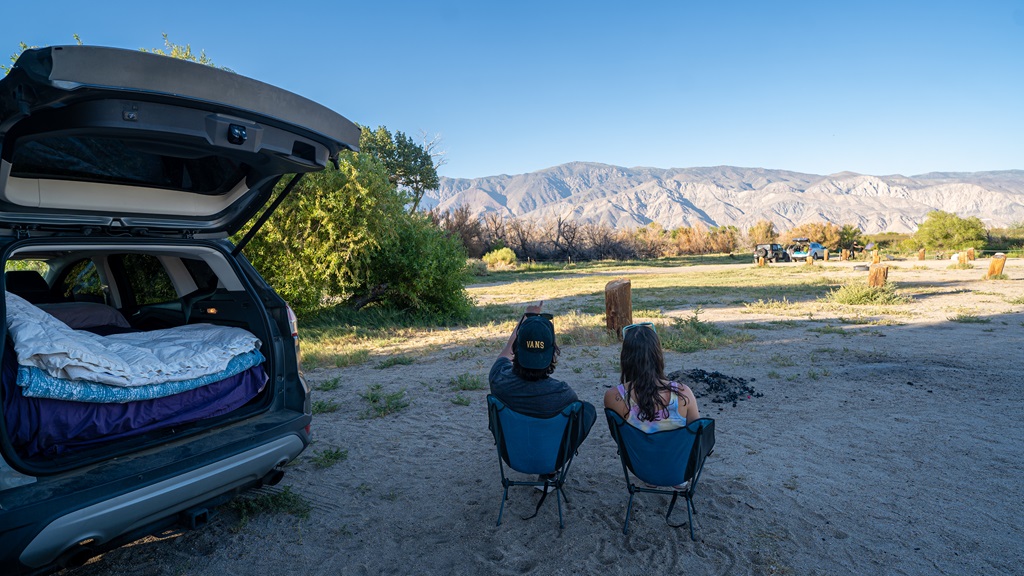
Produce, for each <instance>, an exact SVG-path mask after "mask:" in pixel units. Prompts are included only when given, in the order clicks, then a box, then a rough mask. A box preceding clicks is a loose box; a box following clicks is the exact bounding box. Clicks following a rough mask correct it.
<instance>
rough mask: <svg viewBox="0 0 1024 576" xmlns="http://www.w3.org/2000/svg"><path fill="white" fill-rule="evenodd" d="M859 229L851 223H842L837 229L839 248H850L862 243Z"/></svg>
mask: <svg viewBox="0 0 1024 576" xmlns="http://www.w3.org/2000/svg"><path fill="white" fill-rule="evenodd" d="M861 234H862V233H861V230H860V228H858V227H857V226H854V225H853V224H843V227H842V228H840V229H839V246H838V248H839V249H843V248H846V249H847V250H852V249H853V247H854V246H856V245H862V244H864V239H863V238H862V236H861Z"/></svg>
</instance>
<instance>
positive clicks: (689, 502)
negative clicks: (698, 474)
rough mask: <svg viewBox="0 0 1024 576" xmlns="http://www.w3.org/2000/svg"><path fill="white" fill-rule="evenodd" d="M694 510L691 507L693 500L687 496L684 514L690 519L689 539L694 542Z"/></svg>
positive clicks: (695, 539) (695, 536)
mask: <svg viewBox="0 0 1024 576" xmlns="http://www.w3.org/2000/svg"><path fill="white" fill-rule="evenodd" d="M694 512H695V510H694V509H693V500H690V499H689V498H687V499H686V516H687V518H688V519H689V521H690V540H693V541H694V542H696V541H697V535H696V534H694V533H693V513H694Z"/></svg>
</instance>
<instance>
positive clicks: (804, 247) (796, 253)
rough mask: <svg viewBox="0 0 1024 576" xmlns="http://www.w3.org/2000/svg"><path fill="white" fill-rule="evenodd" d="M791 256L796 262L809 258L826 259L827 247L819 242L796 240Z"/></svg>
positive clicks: (790, 252)
mask: <svg viewBox="0 0 1024 576" xmlns="http://www.w3.org/2000/svg"><path fill="white" fill-rule="evenodd" d="M793 242H795V244H793V245H792V246H790V248H789V254H790V256H792V258H793V259H794V260H806V259H807V257H808V256H810V257H811V258H813V259H814V260H821V259H822V258H824V257H825V247H824V246H822V245H821V244H818V243H817V242H810V241H808V239H807V238H794V239H793Z"/></svg>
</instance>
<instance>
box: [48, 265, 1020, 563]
mask: <svg viewBox="0 0 1024 576" xmlns="http://www.w3.org/2000/svg"><path fill="white" fill-rule="evenodd" d="M828 265H829V266H834V267H835V270H836V274H839V275H842V274H852V273H853V272H852V269H851V268H850V267H849V265H848V263H830V264H828ZM898 265H899V266H900V268H898V269H895V270H893V271H892V272H891V273H890V280H894V281H896V282H901V281H905V282H908V283H912V284H914V285H916V286H928V287H929V291H928V293H926V294H922V295H919V296H917V297H916V299H915V302H914V303H913V304H910V305H907V306H906V307H905V308H906V309H907V310H912V311H913V313H912V314H911V315H907V316H898V317H894V318H895V319H896V320H897V321H898V322H899V324H898V325H857V324H841V323H838V322H836V319H835V318H829V317H828V316H827V314H819V313H815V314H814V315H813V317H811V318H809V317H808V316H807V315H806V314H805V315H803V316H802V317H794V316H792V315H787V313H785V312H784V311H783V312H780V313H779V314H778V315H773V314H770V313H755V314H750V313H744V310H743V307H742V306H736V305H728V304H727V303H724V302H723V303H722V304H721V305H718V304H716V303H714V302H712V303H709V304H707V305H705V306H704V309H705V313H704V314H703V315H702V318H703V319H704V320H709V321H713V322H715V323H716V324H719V325H721V326H723V327H727V328H729V327H732V328H733V329H738V328H740V325H742V324H745V323H750V322H762V321H765V322H767V321H771V320H792V321H794V322H792V325H784V326H781V329H777V330H750V332H749V333H751V334H752V335H753V336H755V337H756V340H754V341H752V342H748V343H744V344H740V345H735V346H730V347H727V348H724V349H718V350H711V351H703V352H697V353H693V354H676V353H670V354H668V356H667V362H668V370H669V371H672V370H678V369H682V368H685V369H691V368H702V369H705V370H709V371H710V370H718V371H720V372H722V373H725V374H728V375H730V376H736V377H741V378H746V379H748V380H752V381H753V382H751V384H752V385H753V386H754V387H755V388H756V389H757V391H758V392H762V393H763V394H764V396H763V397H760V398H752V399H749V400H743V401H741V402H739V403H738V404H737V405H736V406H732V405H731V404H726V405H721V404H712V403H710V402H705V403H703V404H702V405H701V411H702V414H703V415H704V416H709V417H712V418H715V419H716V427H717V445H716V448H715V452H714V454H713V455H712V456H711V457H710V458H709V459H708V462H707V466H706V468H705V472H704V477H703V478H702V481H701V484H700V486H699V490H698V493H697V495H696V498H695V505H696V508H697V512H698V515H697V517H696V519H697V522H696V523H697V528H698V530H697V535H698V541H696V542H691V541H690V539H689V533H688V531H687V530H686V529H685V528H682V529H673V528H670V527H668V526H667V525H666V521H665V519H664V517H663V513H664V511H665V509H666V507H667V502H668V499H667V498H664V497H661V496H650V495H646V496H645V495H641V496H638V497H637V500H636V502H635V504H634V509H633V519H632V520H631V523H630V534H629V535H628V536H624V535H623V534H622V531H621V530H622V521H623V517H624V514H625V505H626V500H627V493H626V490H625V484H624V481H623V477H622V469H621V467H620V464H619V460H618V458H617V456H616V453H615V447H614V444H613V443H612V440H611V438H610V437H609V435H608V429H607V426H606V424H605V422H604V419H603V416H602V417H599V419H598V422H597V424H596V425H595V426H594V429H593V430H592V432H591V435H590V438H588V439H587V441H586V442H585V443H584V445H583V447H582V449H581V450H580V453H579V456H578V457H577V459H576V462H575V464H574V466H573V469H572V471H571V473H570V478H569V482H568V489H567V493H568V497H569V498H570V500H571V503H570V504H569V505H568V506H567V508H566V509H565V522H566V526H565V528H564V529H563V530H559V528H558V520H557V511H556V508H555V506H554V504H555V503H554V501H551V500H549V501H548V502H547V503H545V505H544V508H542V509H541V512H540V514H539V515H538V516H537V517H536V518H533V519H531V520H524V519H522V518H523V517H524V516H528V515H529V514H531V513H532V512H533V508H534V505H535V502H536V500H537V498H538V497H539V493H538V492H537V491H535V490H533V489H530V488H519V489H513V490H512V491H511V493H510V496H509V501H508V503H507V505H506V509H505V516H504V521H503V523H502V525H501V526H495V521H496V519H497V514H498V506H499V504H500V498H501V486H500V482H499V475H498V461H497V456H496V453H495V450H494V446H493V441H492V439H491V437H490V434H489V433H488V430H487V417H486V410H485V400H484V399H485V395H486V390H478V391H466V392H461V393H458V394H461V395H462V396H463V397H466V398H469V400H470V404H469V405H468V406H463V405H459V404H456V403H453V399H454V398H455V397H456V395H457V392H456V391H454V390H453V389H452V387H451V386H450V384H449V380H450V378H451V377H452V376H453V375H456V374H462V373H478V374H480V375H481V376H482V377H483V378H484V379H486V372H487V369H488V368H489V367H490V364H491V362H492V361H493V358H494V356H495V355H496V354H497V352H498V349H499V348H500V345H501V343H503V340H501V339H499V338H497V336H500V335H498V334H494V335H492V338H491V339H489V340H488V341H487V342H486V345H484V344H480V343H477V345H475V346H467V347H464V348H460V349H441V350H438V351H435V352H434V353H431V354H429V355H427V356H426V357H423V358H420V359H418V360H417V362H416V363H415V364H412V365H396V366H392V367H390V368H387V369H383V370H382V369H377V368H375V367H374V365H375V364H376V362H375V361H371V362H369V363H366V364H364V365H361V366H357V367H350V368H344V369H329V370H327V369H324V370H318V371H315V372H312V373H309V374H308V375H307V376H308V378H309V379H310V381H311V382H312V383H314V384H318V383H323V382H326V381H328V380H330V379H332V378H335V377H340V378H341V383H342V385H341V386H340V387H339V388H338V389H336V390H334V391H331V392H320V393H318V395H317V398H321V399H324V398H326V399H334V400H336V401H337V402H339V403H341V404H342V408H341V409H340V410H338V411H337V412H334V413H330V414H325V415H321V416H318V417H316V418H315V420H314V434H315V443H314V444H313V445H312V446H311V448H310V449H309V450H307V451H306V452H305V453H304V454H303V456H302V457H301V458H300V459H299V460H298V461H297V462H296V463H294V464H293V465H292V466H290V467H289V471H288V473H287V474H286V476H285V479H284V481H283V482H282V484H280V485H278V486H275V487H272V488H264V489H262V490H261V491H260V492H263V493H267V492H279V491H281V490H283V489H284V487H285V486H288V487H290V489H291V490H292V491H293V492H297V493H300V494H302V495H303V496H304V497H305V498H306V499H307V500H308V501H309V502H310V504H311V505H312V510H311V512H310V515H309V517H308V518H306V519H302V518H298V517H295V516H291V515H288V514H282V513H277V514H263V515H259V516H256V517H254V518H253V519H252V520H251V521H250V522H249V523H248V524H247V525H245V526H244V527H242V528H240V529H239V528H238V524H237V517H236V516H234V515H233V513H232V512H230V511H224V512H222V513H221V514H220V515H218V516H217V517H216V518H215V519H214V520H213V521H212V522H211V523H210V524H209V525H207V526H205V527H204V528H203V529H201V530H197V531H193V532H187V533H182V534H178V533H169V534H167V535H165V537H163V538H150V539H146V540H143V541H140V542H138V543H136V544H134V545H132V546H129V547H126V548H123V549H120V550H117V551H114V552H111V553H108V554H107V555H106V556H104V557H102V558H100V559H99V560H96V561H94V562H93V563H92V564H89V565H87V566H84V567H81V568H78V569H75V570H68V571H66V572H65V574H67V575H74V576H80V575H86V574H140V575H141V574H147V575H149V574H169V575H170V574H173V575H183V574H195V575H217V576H227V575H236V574H237V575H242V574H246V575H248V574H257V573H265V574H324V575H328V574H331V575H333V574H374V575H376V574H650V573H673V574H674V573H679V574H1020V573H1021V570H1022V568H1021V564H1020V562H1021V559H1022V554H1021V550H1022V548H1021V542H1024V480H1022V478H1024V418H1022V417H1021V416H1022V414H1021V413H1022V403H1021V385H1022V378H1021V371H1020V365H1021V350H1022V344H1024V305H1021V304H1011V303H1009V300H1013V299H1019V298H1021V296H1024V263H1022V262H1021V261H1020V260H1011V261H1010V262H1009V263H1008V264H1007V269H1006V273H1007V274H1009V276H1010V278H1011V279H1010V280H1008V281H989V282H983V281H981V280H979V278H980V276H981V275H982V274H983V273H984V270H985V269H986V267H987V265H988V263H987V261H985V260H982V261H979V262H978V263H977V264H976V266H977V267H976V268H975V269H974V270H948V269H947V268H946V267H947V265H948V262H935V261H933V262H926V263H924V265H925V267H927V268H928V269H927V270H925V269H919V268H920V267H921V266H920V265H919V263H917V262H901V263H898ZM912 266H913V268H912ZM692 270H693V273H694V274H699V273H700V272H701V269H700V268H694V269H692ZM768 297H771V295H770V294H765V298H768ZM958 311H959V312H966V313H972V314H976V315H977V316H978V319H979V320H980V321H979V322H972V323H963V322H953V321H950V320H949V318H950V317H951V316H953V315H954V314H956V313H958ZM680 312H684V311H683V310H680ZM685 312H688V310H686V311H685ZM556 326H557V320H556ZM824 326H833V327H838V328H841V329H842V330H843V332H842V333H839V331H838V330H822V331H817V332H815V331H811V329H814V328H821V327H824ZM499 340H501V341H499ZM492 342H493V345H492ZM617 355H618V347H617V346H614V345H608V346H597V347H595V346H589V347H565V349H564V353H563V364H564V365H562V366H560V367H559V372H558V373H557V375H558V376H560V377H562V378H563V379H566V380H568V381H569V382H570V383H572V384H573V386H574V387H575V388H576V390H577V392H578V393H579V395H580V396H581V397H582V398H583V399H586V400H589V401H591V402H593V403H594V404H595V405H598V406H600V399H601V397H602V395H603V393H604V391H605V389H606V388H607V387H608V386H611V385H613V384H615V383H617V374H616V373H615V371H614V367H615V366H617ZM786 358H792V360H793V361H792V362H787V361H786V360H785V359H786ZM573 366H579V367H582V369H581V370H579V371H578V372H577V371H574V370H573V369H572V367H573ZM374 383H379V384H381V385H382V387H383V389H384V390H385V391H389V392H393V391H397V390H401V389H403V388H404V389H406V390H407V395H408V398H409V399H410V400H411V405H410V406H409V408H407V409H405V410H404V411H402V412H400V413H398V414H396V415H391V416H387V417H384V418H373V419H365V418H360V415H361V414H362V413H363V411H364V410H365V409H366V404H365V402H363V401H362V400H361V399H360V398H359V397H358V393H359V392H361V391H363V390H365V388H366V386H367V385H369V384H374ZM330 448H342V449H344V450H347V454H348V457H347V459H345V460H344V461H341V462H339V463H337V464H334V465H333V466H330V467H328V468H319V467H317V466H315V465H314V462H313V460H312V456H313V455H314V454H316V453H317V452H318V451H322V450H325V449H330ZM258 493H259V492H257V494H258ZM250 496H251V494H250ZM685 512H686V510H685V505H684V506H683V507H682V508H681V509H677V511H676V512H675V513H674V514H673V517H674V518H673V519H674V520H675V521H683V520H685V518H686V514H685Z"/></svg>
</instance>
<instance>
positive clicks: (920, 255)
mask: <svg viewBox="0 0 1024 576" xmlns="http://www.w3.org/2000/svg"><path fill="white" fill-rule="evenodd" d="M917 259H918V260H924V248H921V249H920V250H918V251H917Z"/></svg>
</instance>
